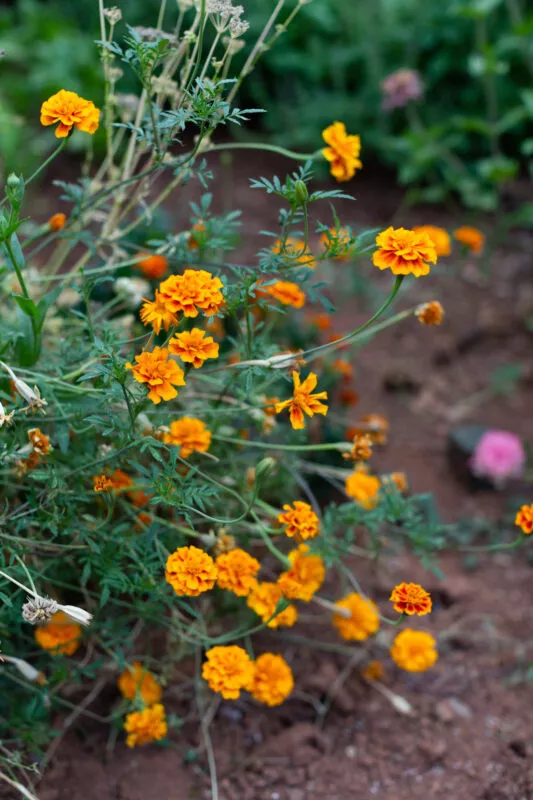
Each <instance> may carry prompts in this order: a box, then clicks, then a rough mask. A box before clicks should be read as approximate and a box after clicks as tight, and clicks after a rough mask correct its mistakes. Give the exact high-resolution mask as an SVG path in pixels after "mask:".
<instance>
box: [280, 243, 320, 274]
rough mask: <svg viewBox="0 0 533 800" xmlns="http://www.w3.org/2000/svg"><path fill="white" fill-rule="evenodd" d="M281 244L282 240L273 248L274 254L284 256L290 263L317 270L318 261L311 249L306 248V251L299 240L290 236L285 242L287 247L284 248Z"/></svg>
mask: <svg viewBox="0 0 533 800" xmlns="http://www.w3.org/2000/svg"><path fill="white" fill-rule="evenodd" d="M281 244H282V243H281V239H278V240H277V241H276V243H275V244H274V246H273V248H272V252H273V253H276V255H277V254H280V255H282V256H283V257H284V258H286V259H287V260H288V261H293V262H296V263H298V264H301V265H302V267H309V269H315V267H316V260H315V258H314V256H313V254H312V253H311V251H310V250H309V248H306V249H305V250H304V249H303V242H300V241H299V240H298V239H294V238H293V237H292V236H288V237H287V238H286V240H285V245H284V247H283V248H282V246H281Z"/></svg>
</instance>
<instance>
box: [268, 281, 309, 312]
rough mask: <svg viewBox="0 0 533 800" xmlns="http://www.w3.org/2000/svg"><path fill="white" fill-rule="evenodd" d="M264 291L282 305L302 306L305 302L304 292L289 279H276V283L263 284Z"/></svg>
mask: <svg viewBox="0 0 533 800" xmlns="http://www.w3.org/2000/svg"><path fill="white" fill-rule="evenodd" d="M264 291H265V292H268V294H270V295H272V297H275V298H276V300H279V301H280V303H283V305H284V306H292V307H293V308H302V307H303V306H304V304H305V293H304V292H302V290H301V289H300V287H299V286H298V284H297V283H292V282H291V281H276V283H272V284H270V286H265V289H264Z"/></svg>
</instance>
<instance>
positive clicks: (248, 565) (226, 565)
mask: <svg viewBox="0 0 533 800" xmlns="http://www.w3.org/2000/svg"><path fill="white" fill-rule="evenodd" d="M215 563H216V565H217V569H218V576H217V586H219V587H220V588H221V589H227V590H228V591H230V592H233V593H234V594H236V595H237V596H238V597H246V596H247V595H248V594H250V592H251V591H252V589H255V587H256V586H257V578H256V577H255V576H256V575H257V573H258V572H259V570H260V569H261V564H260V563H259V561H258V560H257V559H256V558H254V557H253V556H251V555H250V554H249V553H247V552H246V551H245V550H241V549H240V548H238V547H237V548H235V549H234V550H230V551H229V552H228V553H221V555H219V556H218V558H217V559H216V562H215Z"/></svg>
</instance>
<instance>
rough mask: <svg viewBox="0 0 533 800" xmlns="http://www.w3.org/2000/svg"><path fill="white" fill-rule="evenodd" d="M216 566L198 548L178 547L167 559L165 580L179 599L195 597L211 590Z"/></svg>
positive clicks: (215, 577)
mask: <svg viewBox="0 0 533 800" xmlns="http://www.w3.org/2000/svg"><path fill="white" fill-rule="evenodd" d="M217 572H218V570H217V566H216V564H215V562H214V561H213V559H212V558H211V556H210V555H208V554H207V553H205V552H204V551H203V550H200V548H199V547H194V546H193V545H191V546H190V547H178V549H177V550H175V551H174V552H173V553H171V554H170V555H169V557H168V558H167V563H166V568H165V578H166V581H167V583H170V585H171V586H172V588H173V589H174V591H175V592H176V594H177V595H179V596H180V597H183V596H185V595H186V596H188V597H197V596H198V595H199V594H202V592H208V591H209V590H210V589H212V588H213V586H214V585H215V582H216V579H217Z"/></svg>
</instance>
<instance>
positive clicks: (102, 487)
mask: <svg viewBox="0 0 533 800" xmlns="http://www.w3.org/2000/svg"><path fill="white" fill-rule="evenodd" d="M93 481H94V486H93V489H94V491H95V492H109V491H111V489H114V484H113V481H112V480H110V478H108V477H107V475H95V476H94V478H93Z"/></svg>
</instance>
